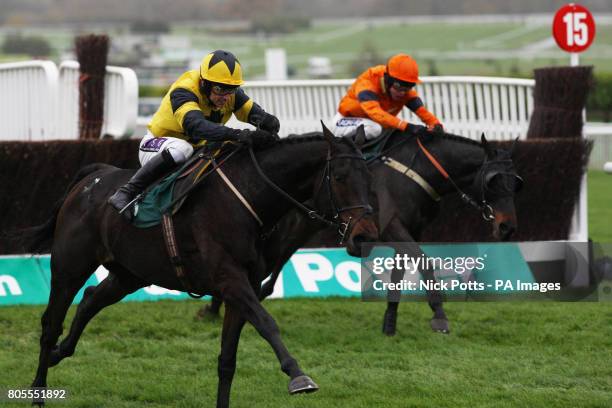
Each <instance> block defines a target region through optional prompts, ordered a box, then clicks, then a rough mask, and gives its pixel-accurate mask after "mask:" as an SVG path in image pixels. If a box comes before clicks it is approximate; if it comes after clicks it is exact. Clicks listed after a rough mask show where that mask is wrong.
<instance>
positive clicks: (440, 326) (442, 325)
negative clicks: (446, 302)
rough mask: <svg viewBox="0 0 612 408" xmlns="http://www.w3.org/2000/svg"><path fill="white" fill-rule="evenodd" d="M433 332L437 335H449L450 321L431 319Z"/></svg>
mask: <svg viewBox="0 0 612 408" xmlns="http://www.w3.org/2000/svg"><path fill="white" fill-rule="evenodd" d="M429 323H430V324H431V330H433V331H435V332H437V333H444V334H449V333H450V328H449V327H448V320H446V319H431V321H430V322H429Z"/></svg>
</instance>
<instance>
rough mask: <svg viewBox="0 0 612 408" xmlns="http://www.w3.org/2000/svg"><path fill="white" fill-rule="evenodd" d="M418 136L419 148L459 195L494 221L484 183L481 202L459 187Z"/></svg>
mask: <svg viewBox="0 0 612 408" xmlns="http://www.w3.org/2000/svg"><path fill="white" fill-rule="evenodd" d="M416 138H417V143H418V145H419V148H420V149H421V151H422V152H423V154H424V155H425V157H427V159H429V161H430V162H431V164H433V166H434V167H435V168H436V170H438V172H439V173H440V174H441V175H442V177H444V178H445V179H446V180H448V181H449V182H450V183H451V185H452V186H453V188H454V189H455V190H456V191H457V192H458V193H459V196H460V197H461V199H462V200H463V201H464V202H466V203H468V204H469V205H471V206H472V207H474V208H476V209H477V210H479V211H480V212H481V213H482V218H484V220H485V221H493V220H494V219H495V216H494V215H493V208H492V207H491V205H490V204H489V203H487V201H486V199H485V194H484V184H483V185H482V201H481V202H480V203H479V202H478V201H476V200H475V199H474V198H473V197H472V196H471V195H469V194H468V193H466V192H465V191H463V190H461V188H459V186H458V185H457V183H455V180H453V178H452V177H451V176H450V175H449V174H448V172H447V171H446V170H445V169H444V167H443V166H442V164H440V162H439V161H438V160H437V159H436V158H435V156H434V155H433V154H431V152H430V151H429V150H427V149H426V148H425V146H423V143H421V140H420V139H419V137H418V136H416ZM486 163H487V161H486V159H485V164H486ZM482 173H483V176H482V177H484V172H482Z"/></svg>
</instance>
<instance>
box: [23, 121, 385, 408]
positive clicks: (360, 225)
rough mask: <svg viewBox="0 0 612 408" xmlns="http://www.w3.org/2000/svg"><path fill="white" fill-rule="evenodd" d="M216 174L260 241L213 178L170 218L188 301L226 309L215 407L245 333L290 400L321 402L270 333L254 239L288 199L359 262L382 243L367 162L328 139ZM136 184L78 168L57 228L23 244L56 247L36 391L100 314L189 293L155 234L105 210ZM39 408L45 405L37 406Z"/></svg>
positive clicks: (287, 143) (237, 162)
mask: <svg viewBox="0 0 612 408" xmlns="http://www.w3.org/2000/svg"><path fill="white" fill-rule="evenodd" d="M361 136H363V132H362V131H361ZM249 154H250V155H251V156H252V157H251V158H252V159H253V160H251V159H250V158H249ZM257 163H258V164H257ZM258 168H259V170H258ZM260 170H261V172H262V173H260V174H258V172H259V171H260ZM223 172H224V174H225V175H226V176H227V178H229V179H230V180H231V181H232V182H233V184H234V186H235V187H236V189H237V190H239V191H240V193H241V194H242V196H243V197H244V198H245V199H246V201H247V202H248V203H249V204H250V205H251V207H252V209H254V211H255V212H256V214H257V215H258V216H259V218H260V219H261V221H262V222H263V229H262V227H261V226H260V224H259V223H258V222H257V221H256V219H255V217H254V216H253V214H252V213H251V212H249V211H247V208H246V206H245V205H243V204H242V203H241V202H240V200H238V199H237V197H236V195H235V194H234V192H232V191H231V190H230V188H228V186H226V184H224V181H223V180H222V178H221V176H219V173H213V174H212V176H211V177H208V178H207V179H206V182H205V183H204V184H203V185H201V186H198V188H196V189H194V190H193V191H192V193H191V194H190V195H189V196H188V197H187V199H186V201H185V203H184V204H183V207H182V208H181V209H180V211H178V212H177V213H176V214H175V215H174V216H173V219H174V226H175V231H176V242H178V246H179V249H180V255H181V257H182V260H183V265H184V267H185V270H186V271H187V273H188V274H189V278H190V281H191V284H192V289H193V290H192V292H195V293H198V294H202V295H203V294H209V295H214V296H216V297H218V298H220V299H223V301H224V302H225V304H226V305H227V310H226V313H225V320H224V323H223V330H222V339H221V353H220V355H219V360H218V377H219V380H218V381H219V382H218V391H217V407H228V406H229V401H230V388H231V384H232V379H233V376H234V372H235V368H236V352H237V348H238V341H239V339H240V333H241V330H242V328H243V326H244V324H245V323H246V322H247V321H248V322H249V323H251V324H252V325H253V326H254V327H255V329H256V330H257V332H258V333H259V334H260V335H261V336H262V337H263V338H264V339H265V340H266V341H267V342H268V343H269V344H270V346H271V347H272V348H273V350H274V352H275V354H276V357H277V358H278V360H279V362H280V365H281V369H282V371H283V372H284V373H285V374H287V375H288V376H289V377H290V382H289V392H290V393H292V394H293V393H300V392H311V391H316V390H317V389H318V386H317V384H316V383H315V382H314V381H313V380H312V379H311V378H310V377H308V376H307V375H305V374H304V372H303V371H302V370H301V368H300V367H299V365H298V363H297V361H296V360H295V359H294V358H293V357H292V356H291V354H290V353H289V351H288V350H287V348H286V347H285V345H284V343H283V341H282V340H281V337H280V333H279V328H278V326H277V324H276V322H275V321H274V319H273V318H272V316H271V315H270V314H269V313H268V312H267V311H266V310H265V309H264V308H263V307H262V305H261V303H260V301H259V299H258V293H259V291H260V288H261V280H262V279H263V277H265V275H266V273H265V272H267V270H266V269H265V268H264V266H265V265H264V262H263V258H262V257H261V248H262V239H261V236H262V232H263V231H264V229H265V228H267V227H271V226H273V225H275V224H276V223H277V222H278V220H279V219H280V218H281V217H282V216H283V215H284V214H286V213H287V212H288V211H289V210H290V209H291V208H292V207H293V205H294V203H293V202H291V201H290V200H284V199H282V198H281V195H279V194H281V193H280V191H281V190H283V191H285V192H286V194H288V195H290V196H292V197H293V198H294V199H295V200H297V201H299V202H304V201H306V200H308V199H312V200H313V202H314V204H315V208H316V209H324V211H315V209H312V210H309V214H310V216H316V217H319V219H320V220H321V219H324V218H323V215H322V214H327V216H335V217H336V218H337V219H339V220H340V221H341V222H342V223H344V228H343V232H346V237H347V240H346V243H347V248H348V251H349V252H350V253H352V254H354V255H358V254H359V252H360V250H359V247H360V244H361V243H363V242H367V241H374V240H376V239H377V237H378V231H377V228H376V225H375V221H374V219H373V215H372V209H371V207H370V205H369V204H368V199H369V185H370V174H369V171H368V168H367V165H366V162H365V160H364V158H363V156H362V154H361V151H360V150H359V149H358V147H357V146H356V145H355V144H354V143H353V142H352V141H350V140H346V139H339V138H335V137H334V136H333V135H332V134H331V132H329V131H328V130H327V129H324V135H323V136H318V137H317V136H315V137H310V138H305V139H302V140H295V139H294V140H291V139H288V140H282V141H279V142H276V143H275V144H274V145H272V146H271V147H269V148H266V149H264V150H258V151H256V152H253V150H248V153H247V151H244V150H242V151H241V152H238V154H236V155H235V156H234V157H233V158H232V160H228V161H227V163H225V164H224V165H223ZM132 174H133V170H122V169H118V168H115V167H112V166H109V165H104V164H94V165H90V166H87V167H86V168H83V169H82V170H81V171H80V172H79V174H78V175H77V176H76V177H75V180H74V181H73V183H72V185H71V186H70V187H69V190H68V193H67V194H66V197H65V198H64V199H63V200H60V202H59V203H58V204H57V205H56V209H55V210H54V214H53V216H52V217H51V218H50V219H49V220H48V221H47V222H46V223H44V224H42V225H40V226H38V227H33V228H31V229H30V231H29V235H27V236H26V237H25V238H24V239H25V241H24V242H26V243H29V247H28V248H27V249H29V250H31V251H32V250H35V249H36V248H42V247H44V245H45V244H46V243H48V242H49V241H51V292H50V295H49V303H48V305H47V308H46V310H45V312H44V314H43V316H42V319H41V323H42V335H41V338H40V356H39V362H38V369H37V371H36V377H35V379H34V381H33V384H32V386H33V387H46V386H47V372H48V368H49V367H52V366H54V365H56V364H58V363H59V362H60V361H61V360H62V359H64V358H66V357H69V356H71V355H73V353H74V351H75V348H76V345H77V342H78V340H79V337H80V336H81V334H82V333H83V330H84V329H85V326H86V325H87V323H88V322H89V321H90V320H91V319H92V318H93V317H94V316H95V315H96V314H97V313H98V312H99V311H100V310H102V309H103V308H104V307H106V306H109V305H111V304H114V303H116V302H118V301H120V300H121V299H123V298H124V297H125V296H126V295H128V294H130V293H132V292H134V291H136V290H137V289H140V288H142V287H145V286H148V285H151V284H155V285H159V286H162V287H164V288H167V289H174V290H183V291H185V287H184V285H183V282H184V281H183V280H181V279H179V278H178V277H177V274H176V273H175V270H174V268H173V265H172V263H171V260H170V259H169V257H168V254H167V253H168V252H167V250H166V246H165V244H164V239H163V237H162V232H161V227H160V226H159V225H158V226H155V227H151V228H136V227H134V226H132V225H131V224H130V223H128V222H127V221H125V220H124V218H123V217H122V216H120V214H118V213H117V212H116V211H115V210H114V209H112V208H111V207H110V206H108V205H107V204H106V200H107V199H108V197H109V196H110V195H111V194H112V193H113V192H114V191H115V190H116V189H117V188H118V187H119V186H121V185H123V184H124V183H125V182H126V181H127V180H128V179H129V178H130V176H131V175H132ZM266 176H267V177H266ZM266 178H267V179H268V180H266ZM272 183H273V184H275V186H273V185H272ZM319 212H321V213H322V214H319ZM330 212H332V213H331V214H329V213H330ZM314 222H319V221H316V220H315V221H314ZM328 223H329V222H328ZM99 265H104V266H105V267H106V269H108V271H109V275H108V277H107V278H106V279H104V280H103V281H102V282H100V283H99V284H98V285H97V286H90V287H88V288H86V290H85V292H84V295H83V299H82V301H81V302H80V304H79V306H78V308H77V311H76V315H75V317H74V319H73V321H72V325H71V327H70V332H69V334H68V335H67V336H66V337H65V338H64V339H63V340H62V341H61V342H60V343H59V344H58V339H59V337H60V335H61V333H62V323H63V321H64V319H65V317H66V312H67V310H68V308H69V306H70V304H71V302H72V301H73V298H74V296H75V295H76V294H77V292H78V291H79V289H80V288H81V287H82V286H83V285H84V284H85V282H86V280H87V279H88V278H89V277H90V276H91V275H92V274H93V273H94V271H95V270H96V269H97V268H98V266H99ZM34 402H35V403H37V404H38V405H43V404H44V400H38V401H34Z"/></svg>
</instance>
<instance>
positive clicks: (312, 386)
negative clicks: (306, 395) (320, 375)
mask: <svg viewBox="0 0 612 408" xmlns="http://www.w3.org/2000/svg"><path fill="white" fill-rule="evenodd" d="M318 389H319V386H318V385H317V384H316V383H315V382H314V381H312V378H310V377H309V376H307V375H300V376H299V377H295V378H294V379H293V380H291V381H290V382H289V394H291V395H293V394H300V393H303V392H315V391H317V390H318Z"/></svg>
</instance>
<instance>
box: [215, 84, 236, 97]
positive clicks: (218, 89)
mask: <svg viewBox="0 0 612 408" xmlns="http://www.w3.org/2000/svg"><path fill="white" fill-rule="evenodd" d="M237 89H238V87H233V88H228V87H224V86H219V85H213V86H212V87H211V90H212V92H213V93H214V94H216V95H219V96H227V95H232V94H234V93H236V90H237Z"/></svg>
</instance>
